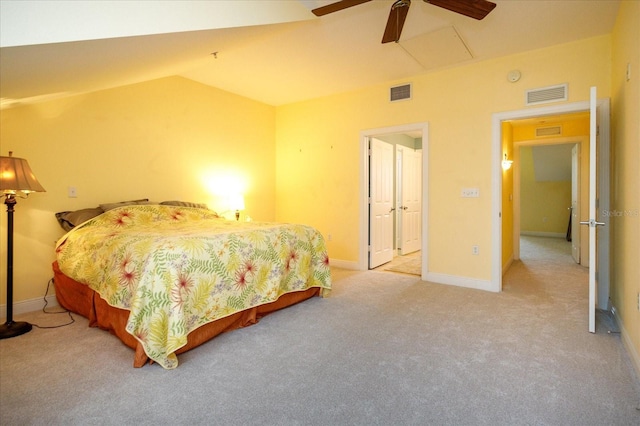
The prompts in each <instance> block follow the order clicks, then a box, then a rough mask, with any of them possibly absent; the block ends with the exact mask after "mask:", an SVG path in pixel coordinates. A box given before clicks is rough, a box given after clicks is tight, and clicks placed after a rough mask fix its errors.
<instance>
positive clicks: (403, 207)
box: [400, 206, 409, 210]
mask: <svg viewBox="0 0 640 426" xmlns="http://www.w3.org/2000/svg"><path fill="white" fill-rule="evenodd" d="M400 208H401V209H402V210H407V209H408V208H409V207H407V206H400Z"/></svg>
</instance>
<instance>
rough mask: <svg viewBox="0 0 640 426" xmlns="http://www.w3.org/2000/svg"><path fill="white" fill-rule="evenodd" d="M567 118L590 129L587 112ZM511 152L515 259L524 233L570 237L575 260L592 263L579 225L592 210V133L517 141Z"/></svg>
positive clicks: (586, 234)
mask: <svg viewBox="0 0 640 426" xmlns="http://www.w3.org/2000/svg"><path fill="white" fill-rule="evenodd" d="M556 118H557V119H558V120H562V119H563V118H562V117H561V116H560V117H554V119H556ZM565 118H569V117H565ZM548 119H549V118H548V117H545V118H543V119H541V120H543V121H547V120H548ZM569 119H570V120H582V121H584V123H583V127H586V128H587V129H588V125H589V117H588V115H586V114H585V115H584V116H583V117H580V116H578V117H570V118H569ZM566 122H567V121H566V120H565V123H566ZM513 151H514V167H513V169H514V171H513V230H512V232H513V260H519V259H520V258H521V238H522V236H532V237H549V238H559V239H562V240H566V241H567V245H568V247H570V249H571V252H572V257H573V259H574V260H575V263H578V264H581V265H583V266H588V264H589V249H588V244H587V242H588V230H587V229H586V228H584V227H581V226H580V224H579V223H580V221H581V220H582V218H583V217H585V214H586V213H587V212H588V202H589V199H588V194H589V191H588V189H589V181H588V175H589V172H588V167H589V157H588V154H589V151H588V135H584V136H575V137H566V138H547V139H541V140H524V141H515V142H514V150H513ZM507 190H508V189H507ZM505 269H506V268H505Z"/></svg>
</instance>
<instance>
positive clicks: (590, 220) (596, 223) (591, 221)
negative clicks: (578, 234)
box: [580, 219, 606, 228]
mask: <svg viewBox="0 0 640 426" xmlns="http://www.w3.org/2000/svg"><path fill="white" fill-rule="evenodd" d="M580 225H589V226H590V227H592V228H595V227H596V226H605V225H606V223H604V222H596V220H595V219H589V221H587V222H580Z"/></svg>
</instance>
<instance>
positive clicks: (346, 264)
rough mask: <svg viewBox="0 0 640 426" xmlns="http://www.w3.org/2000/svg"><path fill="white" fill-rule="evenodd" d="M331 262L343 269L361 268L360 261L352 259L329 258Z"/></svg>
mask: <svg viewBox="0 0 640 426" xmlns="http://www.w3.org/2000/svg"><path fill="white" fill-rule="evenodd" d="M329 264H330V265H331V266H334V267H336V268H341V269H351V270H354V271H358V270H360V267H359V266H358V262H353V261H351V260H340V259H329Z"/></svg>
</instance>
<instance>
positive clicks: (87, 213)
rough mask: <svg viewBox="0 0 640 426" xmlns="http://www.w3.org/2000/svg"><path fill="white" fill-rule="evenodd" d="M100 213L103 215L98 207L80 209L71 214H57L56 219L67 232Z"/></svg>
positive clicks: (102, 211)
mask: <svg viewBox="0 0 640 426" xmlns="http://www.w3.org/2000/svg"><path fill="white" fill-rule="evenodd" d="M102 213H104V210H102V209H101V208H100V207H94V208H92V209H81V210H75V211H71V212H59V213H56V219H58V223H59V224H60V226H61V227H62V229H64V230H65V231H67V232H68V231H71V230H72V229H73V228H75V227H76V226H78V225H80V224H81V223H83V222H86V221H87V220H89V219H93V218H94V217H96V216H98V215H101V214H102Z"/></svg>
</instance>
